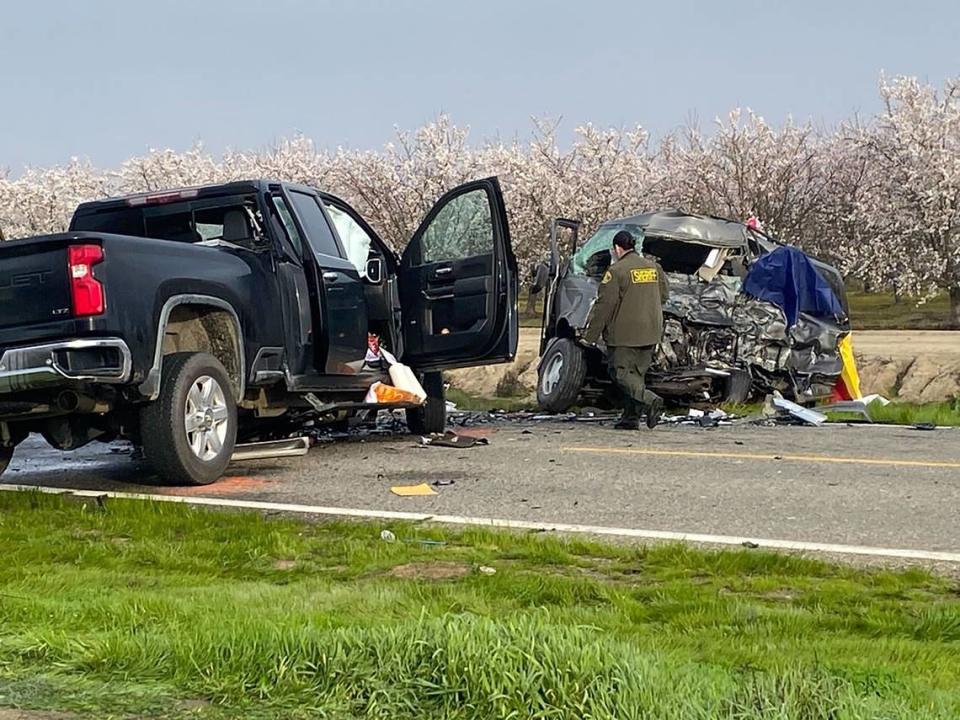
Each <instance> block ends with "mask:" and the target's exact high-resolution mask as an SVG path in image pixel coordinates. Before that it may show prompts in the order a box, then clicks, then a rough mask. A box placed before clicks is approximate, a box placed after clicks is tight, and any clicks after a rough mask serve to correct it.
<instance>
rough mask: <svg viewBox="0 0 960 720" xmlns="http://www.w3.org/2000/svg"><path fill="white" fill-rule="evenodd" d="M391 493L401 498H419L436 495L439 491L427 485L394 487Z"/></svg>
mask: <svg viewBox="0 0 960 720" xmlns="http://www.w3.org/2000/svg"><path fill="white" fill-rule="evenodd" d="M390 492H392V493H393V494H394V495H399V496H400V497H417V496H422V495H436V494H437V491H436V490H434V489H433V488H432V487H430V486H429V485H427V484H426V483H420V484H419V485H394V486H393V487H392V488H390Z"/></svg>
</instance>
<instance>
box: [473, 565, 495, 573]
mask: <svg viewBox="0 0 960 720" xmlns="http://www.w3.org/2000/svg"><path fill="white" fill-rule="evenodd" d="M477 570H478V571H479V572H480V574H481V575H496V574H497V569H496V568H492V567H489V566H487V565H481V566H480V567H478V568H477Z"/></svg>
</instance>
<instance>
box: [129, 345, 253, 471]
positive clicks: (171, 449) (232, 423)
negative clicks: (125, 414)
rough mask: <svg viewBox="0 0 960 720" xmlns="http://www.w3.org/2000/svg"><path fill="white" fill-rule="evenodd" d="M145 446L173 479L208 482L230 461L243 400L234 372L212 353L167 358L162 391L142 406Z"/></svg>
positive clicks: (154, 462) (151, 458)
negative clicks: (232, 379) (236, 395)
mask: <svg viewBox="0 0 960 720" xmlns="http://www.w3.org/2000/svg"><path fill="white" fill-rule="evenodd" d="M140 435H141V438H142V443H143V452H144V455H146V457H147V460H149V461H150V464H151V465H152V466H153V469H154V470H155V471H156V473H157V475H158V476H159V477H160V478H161V480H163V481H164V482H166V483H168V484H171V485H208V484H210V483H212V482H215V481H216V480H217V479H218V478H219V477H220V476H221V475H223V472H224V470H226V469H227V465H228V464H229V462H230V457H231V456H232V455H233V446H234V444H235V443H236V439H237V403H236V400H235V398H234V397H233V390H232V388H231V383H230V377H229V376H228V375H227V371H226V370H225V369H224V367H223V365H221V364H220V361H219V360H217V359H216V358H215V357H213V356H212V355H208V354H207V353H176V354H174V355H168V356H166V357H165V358H164V359H163V373H162V380H161V383H160V396H159V397H158V398H157V399H156V400H155V401H154V402H152V403H149V404H148V405H145V406H144V407H143V409H142V410H141V411H140Z"/></svg>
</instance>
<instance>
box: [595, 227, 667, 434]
mask: <svg viewBox="0 0 960 720" xmlns="http://www.w3.org/2000/svg"><path fill="white" fill-rule="evenodd" d="M635 248H636V239H635V238H634V237H633V235H631V234H630V233H629V232H627V231H626V230H621V231H620V232H618V233H617V234H616V235H614V236H613V247H612V255H613V261H614V262H613V263H612V264H611V265H610V269H609V270H607V272H606V274H604V276H603V280H601V281H600V292H599V294H598V295H597V302H596V303H595V304H594V306H593V310H592V311H591V312H590V318H589V320H588V322H587V329H586V330H585V331H584V333H583V342H585V343H586V344H588V345H595V344H596V343H597V341H598V340H599V339H600V337H601V336H603V339H604V340H605V341H606V343H607V361H608V363H609V365H610V376H611V377H612V378H613V381H614V382H615V383H616V384H617V385H618V386H619V387H620V389H621V390H623V392H624V395H625V396H626V399H625V401H624V408H623V416H622V417H621V418H620V421H619V422H618V423H617V424H616V427H617V428H618V429H621V430H637V429H639V428H640V410H641V408H646V411H647V427H650V428H653V427H654V426H655V425H656V424H657V422H658V421H659V419H660V413H661V412H662V411H663V399H662V398H660V397H659V396H658V395H656V394H655V393H653V392H651V391H650V390H647V388H646V386H645V380H644V378H645V376H646V374H647V369H648V368H649V367H650V363H651V362H652V361H653V353H654V350H656V347H657V344H658V343H659V342H660V336H661V335H662V334H663V302H664V300H666V299H667V278H666V276H665V275H664V273H663V268H661V267H660V265H659V264H657V263H656V262H655V261H653V260H648V259H647V258H645V257H643V256H641V255H640V254H638V253H637V251H636V249H635Z"/></svg>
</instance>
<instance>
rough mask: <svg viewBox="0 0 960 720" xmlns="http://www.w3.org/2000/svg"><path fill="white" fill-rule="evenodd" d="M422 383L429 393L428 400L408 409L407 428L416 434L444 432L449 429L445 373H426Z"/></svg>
mask: <svg viewBox="0 0 960 720" xmlns="http://www.w3.org/2000/svg"><path fill="white" fill-rule="evenodd" d="M422 385H423V389H424V391H425V392H426V393H427V401H426V402H425V403H424V404H423V405H421V406H420V407H417V408H408V409H407V428H408V429H409V430H410V432H411V433H413V434H414V435H429V434H431V433H442V432H443V431H444V430H446V429H447V399H446V397H444V395H445V393H444V390H443V373H439V372H429V373H426V374H425V375H424V376H423V380H422Z"/></svg>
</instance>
